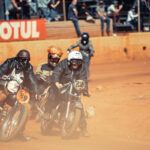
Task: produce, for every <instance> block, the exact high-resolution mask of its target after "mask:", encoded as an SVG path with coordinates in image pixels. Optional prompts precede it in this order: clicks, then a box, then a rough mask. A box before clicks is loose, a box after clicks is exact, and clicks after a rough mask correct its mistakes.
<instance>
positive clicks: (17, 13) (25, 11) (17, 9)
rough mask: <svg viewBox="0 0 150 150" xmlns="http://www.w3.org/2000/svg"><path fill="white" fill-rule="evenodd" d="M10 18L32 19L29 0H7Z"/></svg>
mask: <svg viewBox="0 0 150 150" xmlns="http://www.w3.org/2000/svg"><path fill="white" fill-rule="evenodd" d="M7 7H8V11H9V17H10V19H30V8H29V5H28V1H27V0H7Z"/></svg>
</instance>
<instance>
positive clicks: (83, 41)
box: [81, 33, 89, 45]
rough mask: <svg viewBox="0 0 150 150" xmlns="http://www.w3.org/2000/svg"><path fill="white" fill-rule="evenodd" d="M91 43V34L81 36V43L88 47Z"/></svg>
mask: <svg viewBox="0 0 150 150" xmlns="http://www.w3.org/2000/svg"><path fill="white" fill-rule="evenodd" d="M88 42H89V34H88V33H83V34H82V35H81V43H82V44H83V45H86V44H87V43H88Z"/></svg>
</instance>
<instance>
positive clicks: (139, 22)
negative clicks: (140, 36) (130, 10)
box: [137, 0, 141, 32]
mask: <svg viewBox="0 0 150 150" xmlns="http://www.w3.org/2000/svg"><path fill="white" fill-rule="evenodd" d="M137 1H138V32H141V16H140V14H141V12H140V0H137Z"/></svg>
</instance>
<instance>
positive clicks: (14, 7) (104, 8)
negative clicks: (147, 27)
mask: <svg viewBox="0 0 150 150" xmlns="http://www.w3.org/2000/svg"><path fill="white" fill-rule="evenodd" d="M6 2H7V4H6ZM93 2H95V5H91V6H90V4H89V3H87V2H86V1H77V0H72V2H69V4H68V6H67V5H66V17H64V15H63V13H60V9H61V10H63V2H62V1H60V0H7V1H5V0H3V6H4V7H3V11H4V14H5V18H4V19H6V20H11V19H30V18H33V17H35V16H36V17H37V18H45V19H46V22H51V21H60V20H64V18H66V19H67V20H68V19H69V20H72V22H73V24H74V26H75V29H76V32H77V35H78V36H79V37H80V35H81V33H80V27H79V25H78V20H79V19H85V20H86V21H89V22H92V23H94V22H95V19H100V22H101V34H102V36H103V35H104V23H106V25H107V28H106V33H107V35H109V33H110V19H112V21H113V30H114V35H115V34H116V32H117V29H116V24H120V23H123V24H128V25H131V28H132V30H137V28H138V14H137V9H138V7H137V0H135V1H134V3H133V4H132V5H131V6H129V7H128V10H127V11H126V14H125V15H126V18H125V20H124V21H123V22H122V21H121V20H120V17H121V16H122V14H121V11H122V10H123V9H124V8H125V7H126V6H127V4H125V3H123V1H122V2H120V1H119V0H118V1H116V0H112V1H109V5H108V4H106V3H105V0H95V1H93ZM140 2H141V20H140V22H141V29H142V28H143V27H142V22H143V18H142V17H143V14H144V15H147V14H148V16H150V8H149V7H148V6H147V5H146V3H145V0H140ZM147 4H148V3H147ZM149 4H150V2H149ZM1 11H2V9H1ZM62 12H63V11H62ZM123 14H124V12H123Z"/></svg>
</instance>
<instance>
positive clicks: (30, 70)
mask: <svg viewBox="0 0 150 150" xmlns="http://www.w3.org/2000/svg"><path fill="white" fill-rule="evenodd" d="M25 77H27V78H28V80H29V81H28V84H29V86H30V87H28V88H31V89H33V91H34V92H35V94H37V93H38V88H37V81H36V77H35V75H34V73H33V67H32V65H30V67H29V68H28V70H27V71H26V72H25Z"/></svg>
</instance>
